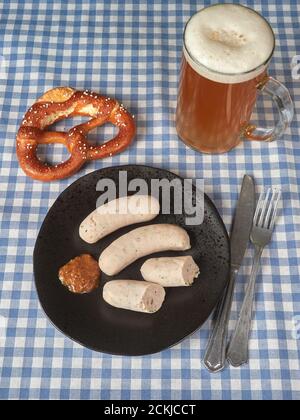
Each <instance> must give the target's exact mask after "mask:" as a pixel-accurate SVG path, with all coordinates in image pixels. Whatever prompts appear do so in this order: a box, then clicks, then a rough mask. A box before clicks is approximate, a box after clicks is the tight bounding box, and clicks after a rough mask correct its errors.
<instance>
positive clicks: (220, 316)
mask: <svg viewBox="0 0 300 420" xmlns="http://www.w3.org/2000/svg"><path fill="white" fill-rule="evenodd" d="M254 211H255V186H254V181H253V178H252V177H251V176H249V175H245V176H244V179H243V183H242V188H241V192H240V196H239V200H238V204H237V207H236V211H235V215H234V219H233V224H232V229H231V235H230V250H231V265H230V268H231V270H230V279H229V283H228V286H227V288H226V291H225V293H224V296H223V299H222V300H221V302H220V305H219V306H218V308H217V311H216V315H215V325H214V329H213V332H212V335H211V337H210V340H209V343H208V346H207V350H206V354H205V357H204V364H205V366H206V367H207V369H208V370H209V371H210V372H219V371H220V370H223V369H224V367H225V356H226V345H227V334H228V323H229V318H230V311H231V305H232V298H233V292H234V286H235V277H236V274H237V273H238V270H239V268H240V266H241V263H242V260H243V258H244V255H245V252H246V249H247V245H248V243H249V238H250V233H251V229H252V224H253V217H254Z"/></svg>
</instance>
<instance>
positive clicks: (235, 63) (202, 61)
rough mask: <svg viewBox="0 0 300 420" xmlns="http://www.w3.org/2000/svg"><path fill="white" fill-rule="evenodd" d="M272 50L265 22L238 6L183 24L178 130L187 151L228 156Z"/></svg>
mask: <svg viewBox="0 0 300 420" xmlns="http://www.w3.org/2000/svg"><path fill="white" fill-rule="evenodd" d="M273 50H274V34H273V31H272V29H271V27H270V26H269V24H268V23H267V22H266V20H265V19H264V18H263V17H262V16H260V15H259V14H258V13H256V12H255V11H253V10H251V9H249V8H247V7H245V6H241V5H233V4H220V5H214V6H210V7H208V8H206V9H203V10H201V11H200V12H198V13H196V14H195V15H194V16H192V18H191V19H190V20H189V22H188V23H187V25H186V29H185V33H184V48H183V59H182V68H181V76H180V83H179V93H178V104H177V111H176V128H177V132H178V135H179V136H180V137H181V139H182V140H183V141H184V142H185V143H187V144H188V145H189V146H191V147H193V148H195V149H197V150H199V151H202V152H205V153H222V152H226V151H228V150H230V149H232V148H233V147H235V146H237V144H238V143H239V142H240V141H241V139H242V137H243V135H244V132H245V128H246V127H247V126H248V124H249V121H250V117H251V113H252V110H253V108H254V105H255V101H256V96H257V85H258V84H259V83H260V82H262V81H263V80H264V79H265V78H266V68H267V65H268V63H269V60H270V58H271V56H272V53H273Z"/></svg>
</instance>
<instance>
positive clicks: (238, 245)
mask: <svg viewBox="0 0 300 420" xmlns="http://www.w3.org/2000/svg"><path fill="white" fill-rule="evenodd" d="M254 211H255V187H254V182H253V179H252V178H251V176H249V175H245V176H244V179H243V184H242V188H241V192H240V196H239V200H238V204H237V207H236V211H235V216H234V219H233V224H232V229H231V235H230V248H231V267H232V268H234V269H236V270H238V269H239V268H240V266H241V264H242V261H243V258H244V255H245V252H246V249H247V245H248V242H249V237H250V233H251V229H252V224H253V217H254Z"/></svg>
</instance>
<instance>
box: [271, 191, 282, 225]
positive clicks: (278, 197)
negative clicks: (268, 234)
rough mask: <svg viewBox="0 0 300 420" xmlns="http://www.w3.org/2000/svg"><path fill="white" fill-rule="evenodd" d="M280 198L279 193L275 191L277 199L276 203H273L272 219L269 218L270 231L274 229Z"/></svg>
mask: <svg viewBox="0 0 300 420" xmlns="http://www.w3.org/2000/svg"><path fill="white" fill-rule="evenodd" d="M280 198H281V191H280V190H277V198H276V201H275V204H274V210H273V214H272V218H271V221H270V229H273V228H274V224H275V219H276V215H277V209H278V204H279V200H280Z"/></svg>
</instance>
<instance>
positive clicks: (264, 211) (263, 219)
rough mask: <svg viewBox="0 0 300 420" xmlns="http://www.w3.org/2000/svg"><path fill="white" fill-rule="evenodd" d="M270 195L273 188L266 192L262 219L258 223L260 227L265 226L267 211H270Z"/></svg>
mask: <svg viewBox="0 0 300 420" xmlns="http://www.w3.org/2000/svg"><path fill="white" fill-rule="evenodd" d="M270 193H271V188H268V189H267V192H266V196H265V199H264V202H263V206H262V210H261V214H260V218H259V221H258V226H259V227H263V226H264V221H265V218H266V212H267V209H268V200H269V196H270Z"/></svg>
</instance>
